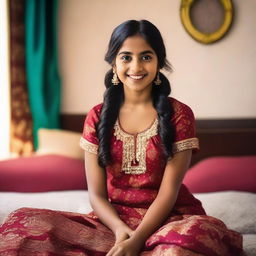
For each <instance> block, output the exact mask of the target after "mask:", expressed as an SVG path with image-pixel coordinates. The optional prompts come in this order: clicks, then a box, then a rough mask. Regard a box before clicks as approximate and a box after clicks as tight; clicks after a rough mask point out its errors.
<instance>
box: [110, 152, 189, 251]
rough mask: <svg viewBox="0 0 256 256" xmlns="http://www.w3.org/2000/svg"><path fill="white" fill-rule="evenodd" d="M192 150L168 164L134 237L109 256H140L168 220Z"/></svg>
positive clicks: (117, 247)
mask: <svg viewBox="0 0 256 256" xmlns="http://www.w3.org/2000/svg"><path fill="white" fill-rule="evenodd" d="M191 154H192V150H186V151H183V152H179V153H176V154H175V155H174V156H173V158H172V159H171V160H170V161H168V162H167V165H166V168H165V172H164V176H163V179H162V183H161V186H160V189H159V192H158V194H157V197H156V198H155V200H154V202H153V203H152V204H151V205H150V207H149V209H148V211H147V213H146V214H145V216H144V218H143V220H142V222H141V223H140V225H139V226H138V227H137V229H136V230H135V231H134V232H133V233H132V236H131V237H130V238H128V239H126V240H124V241H122V242H121V243H119V244H117V245H116V246H114V247H113V248H112V249H111V250H110V252H109V253H108V254H107V256H120V255H127V256H134V255H138V254H139V252H140V251H141V249H142V248H143V246H144V244H145V241H146V240H147V239H148V238H149V236H150V235H151V234H152V233H153V232H154V231H155V230H156V229H157V228H159V227H160V225H161V224H162V223H163V222H164V221H165V220H166V218H167V217H168V215H169V213H170V211H171V210H172V208H173V205H174V204H175V202H176V199H177V195H178V191H179V188H180V185H181V183H182V180H183V177H184V175H185V173H186V171H187V169H188V166H189V164H190V160H191Z"/></svg>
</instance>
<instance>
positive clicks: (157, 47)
mask: <svg viewBox="0 0 256 256" xmlns="http://www.w3.org/2000/svg"><path fill="white" fill-rule="evenodd" d="M135 35H140V36H141V37H142V38H143V39H144V40H145V41H146V42H147V43H148V44H149V45H150V46H151V47H152V49H153V50H154V51H155V53H156V55H157V60H158V69H159V70H160V69H163V68H164V69H166V70H168V71H171V70H172V69H171V65H170V63H169V62H168V60H167V59H166V50H165V45H164V42H163V38H162V36H161V33H160V32H159V30H158V29H157V27H156V26H155V25H154V24H152V23H151V22H149V21H147V20H140V21H137V20H128V21H125V22H123V23H121V24H120V25H119V26H117V27H116V28H115V29H114V31H113V33H112V35H111V38H110V41H109V44H108V51H107V53H106V55H105V61H107V62H108V63H109V64H110V65H111V66H113V65H114V63H115V59H116V56H117V53H118V51H119V49H120V48H121V47H122V45H123V43H124V41H125V40H126V39H127V38H128V37H132V36H135ZM159 76H160V80H161V81H162V82H161V85H153V86H152V100H153V106H154V108H155V109H156V111H157V115H158V121H159V135H160V137H161V140H162V144H163V150H164V152H165V155H166V158H168V157H170V156H172V144H173V142H174V137H175V131H174V127H173V126H172V125H171V121H170V120H171V118H172V116H173V107H172V106H171V104H170V101H169V99H168V95H169V94H170V93H171V86H170V83H169V80H168V79H167V78H166V77H165V76H164V74H163V73H161V72H159ZM112 78H113V70H112V68H111V69H110V70H109V71H108V72H107V73H106V75H105V86H106V91H105V93H104V102H103V107H102V110H101V114H100V121H99V122H98V125H97V127H96V130H97V135H98V139H99V154H98V161H99V164H100V166H102V167H106V166H107V165H108V164H110V163H111V153H110V138H111V132H112V129H113V127H114V124H115V122H116V120H117V118H118V114H119V110H120V107H121V105H122V103H123V101H124V89H123V84H122V82H121V81H120V84H118V86H115V85H113V83H112Z"/></svg>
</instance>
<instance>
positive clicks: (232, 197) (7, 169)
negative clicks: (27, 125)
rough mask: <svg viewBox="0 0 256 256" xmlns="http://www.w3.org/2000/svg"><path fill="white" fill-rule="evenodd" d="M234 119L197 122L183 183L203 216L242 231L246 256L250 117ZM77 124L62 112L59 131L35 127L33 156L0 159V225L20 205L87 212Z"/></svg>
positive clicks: (252, 203)
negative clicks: (197, 148)
mask: <svg viewBox="0 0 256 256" xmlns="http://www.w3.org/2000/svg"><path fill="white" fill-rule="evenodd" d="M68 120H69V121H68ZM240 121H241V120H236V122H237V124H236V125H235V124H234V122H235V121H234V120H232V121H230V120H228V122H223V120H221V121H218V122H213V121H212V120H208V121H207V120H200V121H197V131H198V137H199V139H200V142H201V150H200V151H199V152H198V153H197V154H195V155H194V156H193V159H192V165H191V167H190V169H189V171H188V172H187V174H186V177H185V179H184V183H185V184H186V185H187V186H188V187H189V189H190V190H191V192H192V193H193V194H194V196H195V197H197V198H198V199H199V200H201V202H202V204H203V206H204V208H205V210H206V212H207V214H208V215H211V216H214V217H217V218H219V219H221V220H223V221H224V222H225V224H226V225H227V226H228V227H229V228H230V229H233V230H236V231H238V232H240V233H241V234H242V235H243V238H244V241H243V242H244V248H245V252H246V253H247V255H249V256H252V255H256V150H255V145H254V144H255V141H256V125H255V123H256V122H255V121H256V120H251V121H248V120H247V121H245V122H244V120H242V121H241V122H243V124H241V122H240ZM227 123H229V124H227ZM82 125H83V117H82V116H79V115H66V116H62V127H63V128H64V129H63V130H47V129H41V130H40V133H39V149H38V151H37V152H36V154H35V155H34V156H32V157H26V158H16V159H8V160H3V161H0V223H2V222H3V221H4V219H5V217H6V216H7V215H8V214H9V213H10V212H11V211H13V210H15V209H17V208H20V207H36V208H47V209H53V210H62V211H72V212H79V213H87V212H89V211H90V210H91V207H90V205H89V199H88V192H87V184H86V177H85V172H84V164H83V151H82V150H80V148H79V147H78V141H79V138H80V132H79V131H81V129H82ZM234 127H235V128H234ZM209 145H210V146H209ZM70 177H72V179H71V178H70Z"/></svg>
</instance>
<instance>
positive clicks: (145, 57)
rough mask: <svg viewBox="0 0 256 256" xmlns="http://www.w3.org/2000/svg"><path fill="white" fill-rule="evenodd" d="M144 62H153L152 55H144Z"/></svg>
mask: <svg viewBox="0 0 256 256" xmlns="http://www.w3.org/2000/svg"><path fill="white" fill-rule="evenodd" d="M142 60H144V61H150V60H152V57H151V56H150V55H144V56H142Z"/></svg>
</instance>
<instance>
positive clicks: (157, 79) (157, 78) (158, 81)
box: [154, 72, 162, 85]
mask: <svg viewBox="0 0 256 256" xmlns="http://www.w3.org/2000/svg"><path fill="white" fill-rule="evenodd" d="M154 83H155V85H160V84H161V83H162V81H161V80H160V77H159V72H158V73H157V76H156V80H155V81H154Z"/></svg>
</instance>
